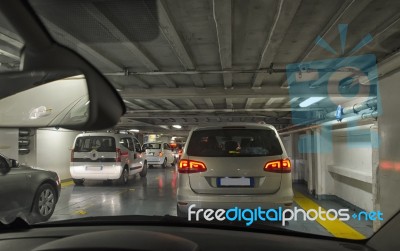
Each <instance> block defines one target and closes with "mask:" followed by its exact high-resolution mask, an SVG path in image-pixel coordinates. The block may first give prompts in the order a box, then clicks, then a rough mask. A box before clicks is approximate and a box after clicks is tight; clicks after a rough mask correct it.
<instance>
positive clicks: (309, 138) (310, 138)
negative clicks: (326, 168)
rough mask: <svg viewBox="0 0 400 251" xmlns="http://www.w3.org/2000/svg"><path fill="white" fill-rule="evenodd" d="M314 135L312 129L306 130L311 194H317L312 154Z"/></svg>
mask: <svg viewBox="0 0 400 251" xmlns="http://www.w3.org/2000/svg"><path fill="white" fill-rule="evenodd" d="M312 143H313V135H312V132H311V130H307V132H306V142H305V144H306V147H305V149H306V151H305V152H306V153H305V154H306V166H305V167H306V168H307V170H308V171H307V175H308V177H307V180H308V181H307V189H308V192H309V193H310V194H315V184H314V177H313V175H314V170H313V154H312V149H313V144H312Z"/></svg>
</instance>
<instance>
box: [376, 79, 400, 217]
mask: <svg viewBox="0 0 400 251" xmlns="http://www.w3.org/2000/svg"><path fill="white" fill-rule="evenodd" d="M380 94H381V97H382V98H381V103H382V114H381V115H380V117H379V120H378V122H379V128H378V132H379V139H380V148H379V162H380V166H379V168H376V175H377V187H376V189H377V195H376V210H381V211H382V213H383V218H384V219H385V221H386V220H388V219H389V218H390V217H392V216H393V215H394V214H395V213H397V212H398V211H399V209H400V192H399V186H400V116H399V94H400V72H398V73H396V74H393V75H392V76H390V77H387V78H385V79H383V80H381V81H380Z"/></svg>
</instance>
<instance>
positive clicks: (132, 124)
mask: <svg viewBox="0 0 400 251" xmlns="http://www.w3.org/2000/svg"><path fill="white" fill-rule="evenodd" d="M120 124H124V125H126V126H130V127H131V128H132V127H139V126H145V127H154V128H158V129H163V130H169V127H167V126H166V125H160V124H152V123H148V122H143V121H140V120H136V119H125V120H122V122H121V123H120Z"/></svg>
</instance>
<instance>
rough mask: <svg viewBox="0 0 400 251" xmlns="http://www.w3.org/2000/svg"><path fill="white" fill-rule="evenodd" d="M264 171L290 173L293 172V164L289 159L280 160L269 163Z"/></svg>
mask: <svg viewBox="0 0 400 251" xmlns="http://www.w3.org/2000/svg"><path fill="white" fill-rule="evenodd" d="M264 171H266V172H274V173H290V172H291V171H292V164H291V163H290V160H289V159H279V160H273V161H269V162H267V163H266V164H265V166H264Z"/></svg>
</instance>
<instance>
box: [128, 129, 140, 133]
mask: <svg viewBox="0 0 400 251" xmlns="http://www.w3.org/2000/svg"><path fill="white" fill-rule="evenodd" d="M129 131H130V132H139V130H138V129H130V130H129Z"/></svg>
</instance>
